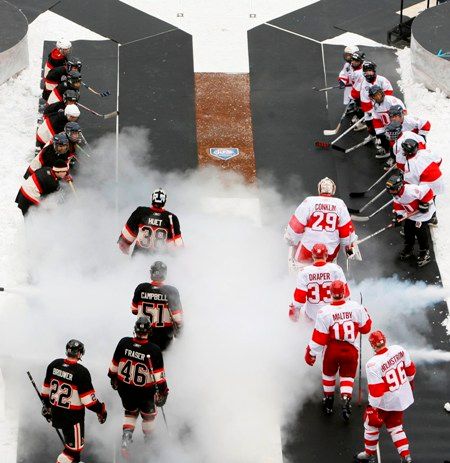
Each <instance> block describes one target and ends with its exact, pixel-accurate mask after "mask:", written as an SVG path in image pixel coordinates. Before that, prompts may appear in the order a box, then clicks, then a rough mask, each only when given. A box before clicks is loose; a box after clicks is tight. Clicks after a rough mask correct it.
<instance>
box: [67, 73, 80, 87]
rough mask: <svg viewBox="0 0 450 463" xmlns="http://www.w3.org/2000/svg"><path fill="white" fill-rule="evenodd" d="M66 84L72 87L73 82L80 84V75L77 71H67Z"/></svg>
mask: <svg viewBox="0 0 450 463" xmlns="http://www.w3.org/2000/svg"><path fill="white" fill-rule="evenodd" d="M67 82H69V84H70V85H73V84H74V83H75V82H81V73H80V72H79V71H74V70H72V71H69V72H68V74H67Z"/></svg>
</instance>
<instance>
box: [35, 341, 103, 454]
mask: <svg viewBox="0 0 450 463" xmlns="http://www.w3.org/2000/svg"><path fill="white" fill-rule="evenodd" d="M83 355H84V345H83V343H82V342H80V341H77V340H76V339H71V340H70V341H69V342H68V343H67V345H66V358H65V359H62V358H60V359H56V360H53V362H52V363H50V365H49V366H48V367H47V373H46V375H45V380H44V384H43V386H42V393H41V396H42V399H43V400H44V402H45V405H44V406H43V407H42V414H43V415H44V417H45V418H46V419H47V421H49V422H51V423H52V426H53V427H54V428H58V429H61V430H62V432H63V435H64V443H65V446H64V450H63V451H62V452H61V453H60V454H59V456H58V459H57V461H56V463H76V462H79V461H80V453H81V451H82V450H83V447H84V409H85V407H86V408H88V409H89V410H91V411H93V412H94V413H97V417H98V421H99V422H100V423H104V422H105V421H106V417H107V413H106V407H105V404H104V403H101V402H100V401H99V400H98V399H97V397H96V396H95V390H94V387H93V386H92V382H91V375H90V373H89V371H88V369H87V368H85V367H84V366H83V365H80V364H79V363H78V361H79V360H80V359H81V357H82V356H83Z"/></svg>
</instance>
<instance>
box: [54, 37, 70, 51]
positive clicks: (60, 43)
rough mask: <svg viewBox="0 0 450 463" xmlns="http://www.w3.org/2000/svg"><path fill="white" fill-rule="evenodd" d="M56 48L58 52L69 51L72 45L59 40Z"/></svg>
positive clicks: (67, 41) (64, 40)
mask: <svg viewBox="0 0 450 463" xmlns="http://www.w3.org/2000/svg"><path fill="white" fill-rule="evenodd" d="M56 48H58V49H59V50H70V49H71V48H72V43H71V42H70V41H69V40H66V39H59V40H58V41H57V42H56Z"/></svg>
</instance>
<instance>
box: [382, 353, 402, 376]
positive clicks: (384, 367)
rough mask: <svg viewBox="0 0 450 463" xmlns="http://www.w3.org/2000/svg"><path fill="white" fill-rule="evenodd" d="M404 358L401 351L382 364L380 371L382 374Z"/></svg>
mask: <svg viewBox="0 0 450 463" xmlns="http://www.w3.org/2000/svg"><path fill="white" fill-rule="evenodd" d="M404 357H405V353H404V352H403V351H400V352H398V353H397V354H395V355H394V356H393V357H391V358H390V359H389V360H388V361H387V362H385V363H383V365H382V366H381V371H382V372H383V373H384V372H385V371H386V370H388V369H389V368H390V367H391V366H392V365H395V364H396V363H397V362H399V361H400V360H403V358H404Z"/></svg>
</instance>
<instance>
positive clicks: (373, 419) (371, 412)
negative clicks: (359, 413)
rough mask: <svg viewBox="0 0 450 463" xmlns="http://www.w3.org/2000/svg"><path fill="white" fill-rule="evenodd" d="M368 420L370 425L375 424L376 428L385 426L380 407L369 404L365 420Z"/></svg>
mask: <svg viewBox="0 0 450 463" xmlns="http://www.w3.org/2000/svg"><path fill="white" fill-rule="evenodd" d="M366 420H367V422H368V424H369V426H373V427H374V428H381V426H383V420H382V419H381V418H380V416H379V415H378V409H377V408H374V407H371V406H370V405H368V406H367V408H366V412H365V413H364V421H366Z"/></svg>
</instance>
